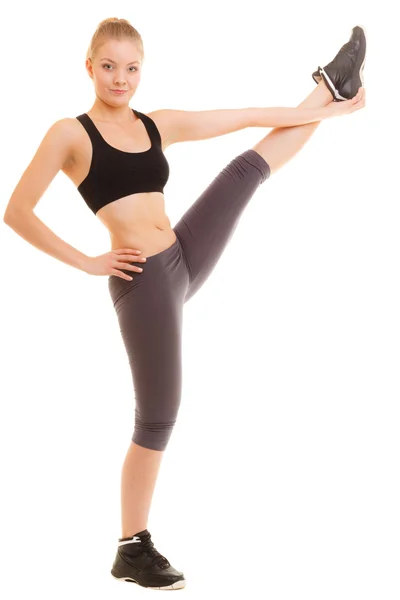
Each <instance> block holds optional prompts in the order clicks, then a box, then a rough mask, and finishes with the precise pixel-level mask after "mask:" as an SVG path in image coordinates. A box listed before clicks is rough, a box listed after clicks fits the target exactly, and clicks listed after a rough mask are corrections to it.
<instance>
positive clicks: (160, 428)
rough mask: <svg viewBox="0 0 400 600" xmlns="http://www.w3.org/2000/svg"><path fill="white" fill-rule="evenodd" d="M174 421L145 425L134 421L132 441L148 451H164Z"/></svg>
mask: <svg viewBox="0 0 400 600" xmlns="http://www.w3.org/2000/svg"><path fill="white" fill-rule="evenodd" d="M175 423H176V421H175V420H174V421H169V422H161V423H155V422H151V423H145V422H143V421H139V420H138V419H136V422H135V429H134V432H133V436H132V441H133V442H135V444H138V445H139V446H143V447H144V448H148V449H149V450H161V451H163V450H165V449H166V447H167V445H168V442H169V439H170V437H171V435H172V431H173V429H174V426H175Z"/></svg>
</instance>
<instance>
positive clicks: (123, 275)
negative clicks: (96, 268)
mask: <svg viewBox="0 0 400 600" xmlns="http://www.w3.org/2000/svg"><path fill="white" fill-rule="evenodd" d="M112 275H117V276H118V277H121V279H126V280H127V281H132V279H133V277H131V276H130V275H125V273H122V271H117V269H112Z"/></svg>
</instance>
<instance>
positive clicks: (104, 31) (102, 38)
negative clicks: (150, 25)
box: [86, 17, 144, 62]
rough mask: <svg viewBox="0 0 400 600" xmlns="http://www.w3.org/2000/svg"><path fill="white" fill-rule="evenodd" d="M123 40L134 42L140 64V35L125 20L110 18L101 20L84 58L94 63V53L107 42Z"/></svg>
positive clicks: (141, 45) (142, 50) (141, 43)
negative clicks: (128, 39) (127, 39)
mask: <svg viewBox="0 0 400 600" xmlns="http://www.w3.org/2000/svg"><path fill="white" fill-rule="evenodd" d="M123 38H130V39H131V40H132V41H134V42H135V43H136V45H137V47H138V50H139V52H140V53H141V55H142V62H143V60H144V49H143V40H142V36H141V35H140V33H139V32H138V31H137V29H135V28H134V27H133V26H132V25H131V24H130V23H129V21H127V20H126V19H118V18H117V17H110V18H108V19H103V21H101V22H100V23H99V24H98V25H97V28H96V31H95V32H94V34H93V36H92V39H91V40H90V44H89V48H88V51H87V54H86V58H90V59H91V61H92V62H93V61H94V58H95V56H96V53H97V51H98V49H99V48H100V46H102V45H103V44H104V43H105V42H106V41H107V40H109V39H115V40H121V39H123Z"/></svg>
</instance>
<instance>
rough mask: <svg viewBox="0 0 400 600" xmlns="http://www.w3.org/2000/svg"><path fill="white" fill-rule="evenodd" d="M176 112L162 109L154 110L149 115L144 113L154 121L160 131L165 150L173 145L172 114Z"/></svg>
mask: <svg viewBox="0 0 400 600" xmlns="http://www.w3.org/2000/svg"><path fill="white" fill-rule="evenodd" d="M173 112H174V111H173V110H171V109H169V108H160V109H158V110H153V111H151V112H149V113H143V114H144V115H146V116H147V117H150V119H151V120H152V121H154V123H155V124H156V127H157V129H158V131H159V132H160V136H161V140H162V145H163V148H164V149H165V148H166V147H167V146H169V145H170V144H171V143H172V140H171V133H172V127H171V125H172V113H173Z"/></svg>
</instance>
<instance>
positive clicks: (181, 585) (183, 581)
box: [111, 573, 186, 590]
mask: <svg viewBox="0 0 400 600" xmlns="http://www.w3.org/2000/svg"><path fill="white" fill-rule="evenodd" d="M111 575H112V576H113V577H114V579H116V580H117V581H127V582H128V583H136V585H140V587H144V588H147V589H149V590H180V589H182V588H184V587H185V585H186V579H180V580H179V581H175V583H171V585H163V586H156V587H153V586H150V585H142V584H141V583H139V582H138V581H136V580H135V579H132V578H131V577H115V575H113V574H112V573H111Z"/></svg>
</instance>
